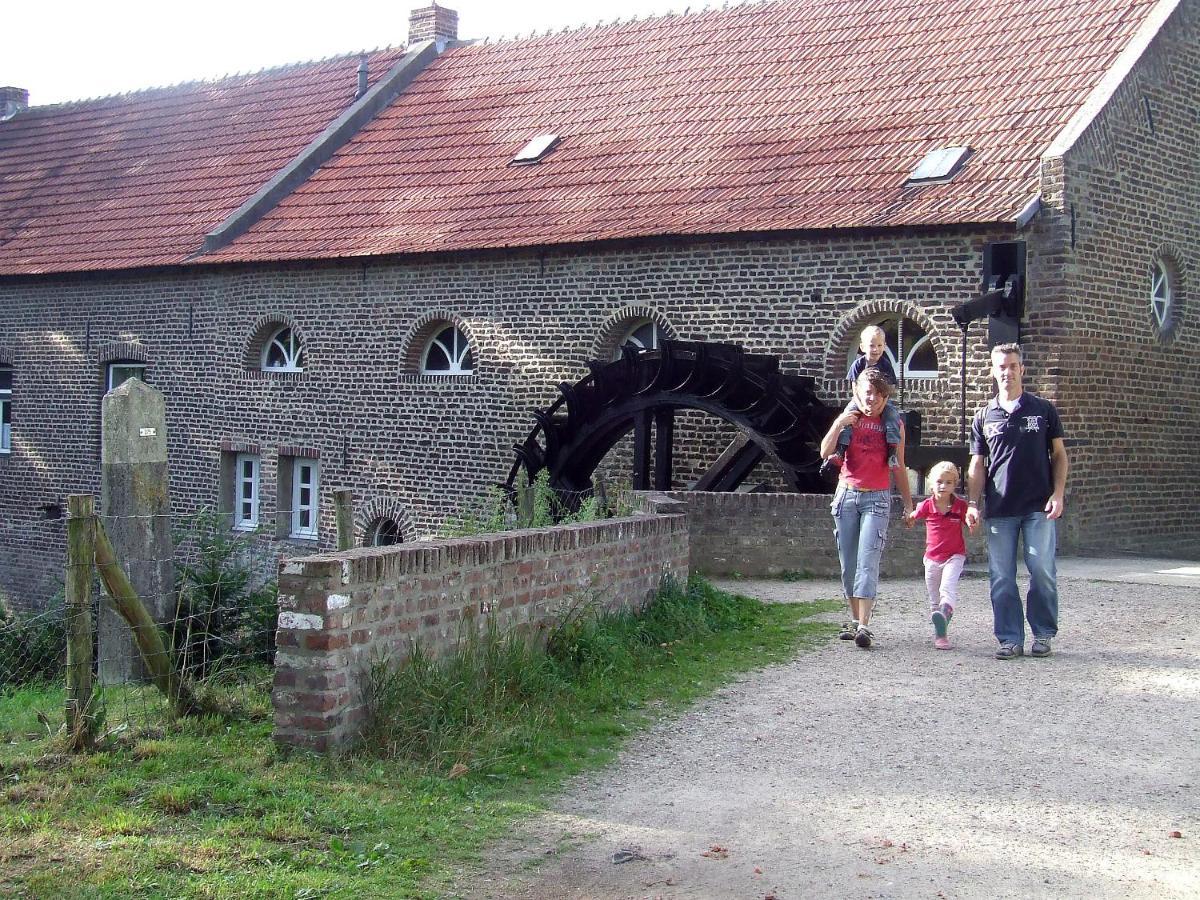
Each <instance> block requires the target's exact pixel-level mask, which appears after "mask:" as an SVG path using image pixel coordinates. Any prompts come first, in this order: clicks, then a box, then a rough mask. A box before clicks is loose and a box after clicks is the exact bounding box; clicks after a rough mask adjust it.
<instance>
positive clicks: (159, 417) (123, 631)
mask: <svg viewBox="0 0 1200 900" xmlns="http://www.w3.org/2000/svg"><path fill="white" fill-rule="evenodd" d="M100 423H101V424H100V430H101V439H100V464H101V489H100V515H101V517H102V521H103V523H104V528H105V530H106V531H107V532H108V536H109V538H110V539H111V541H112V545H113V549H114V550H115V551H116V555H117V558H118V561H119V563H120V564H121V566H122V567H123V568H124V569H125V572H126V573H127V574H128V576H129V580H130V582H131V583H132V584H133V587H134V589H135V590H136V591H137V594H138V596H139V597H140V598H141V600H142V603H143V604H144V605H145V607H146V609H147V611H148V612H149V613H150V615H151V616H152V617H153V619H154V621H156V622H159V623H162V622H166V621H168V620H169V619H170V618H171V617H172V615H173V614H174V608H175V599H174V595H175V566H174V562H173V555H174V554H173V550H174V548H173V545H172V542H171V518H170V499H169V496H168V492H167V428H166V404H165V403H164V401H163V395H162V394H161V393H159V392H158V391H156V390H155V389H154V388H152V387H150V386H149V385H147V384H146V383H145V382H143V381H142V380H141V379H138V378H131V379H129V380H128V381H126V382H125V383H124V384H122V385H121V386H120V387H118V388H116V389H115V390H112V391H109V392H108V393H107V394H105V396H104V400H103V405H102V408H101V416H100ZM98 634H99V638H98V640H99V649H100V653H99V659H98V661H97V662H98V669H99V675H100V680H101V681H102V682H108V683H113V682H119V681H128V680H130V679H135V678H142V677H145V675H146V672H145V669H144V666H143V665H142V663H141V658H140V656H139V653H138V649H137V645H136V643H135V642H134V639H133V635H132V633H131V631H130V628H129V625H128V624H127V623H126V622H125V620H124V619H122V618H121V616H120V615H118V614H117V613H116V612H115V611H114V610H113V609H112V607H111V604H108V603H102V604H101V605H100V617H99V629H98Z"/></svg>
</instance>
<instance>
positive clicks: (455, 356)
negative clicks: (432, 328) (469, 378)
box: [420, 324, 475, 375]
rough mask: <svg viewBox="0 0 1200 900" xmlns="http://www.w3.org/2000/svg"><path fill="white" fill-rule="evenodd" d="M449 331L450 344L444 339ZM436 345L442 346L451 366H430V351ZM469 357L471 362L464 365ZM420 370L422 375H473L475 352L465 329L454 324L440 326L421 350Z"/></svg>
mask: <svg viewBox="0 0 1200 900" xmlns="http://www.w3.org/2000/svg"><path fill="white" fill-rule="evenodd" d="M447 332H449V333H450V335H451V337H450V344H449V345H447V344H446V342H445V341H443V340H442V337H443V336H444V335H445V334H446V333H447ZM434 347H438V348H440V349H441V351H442V352H443V353H444V354H446V359H448V360H449V361H450V368H448V369H431V368H429V351H430V350H432V349H433V348H434ZM468 357H471V364H470V365H468V366H464V365H463V361H464V360H466V359H467V358H468ZM420 371H421V374H422V375H473V374H474V373H475V365H474V354H473V353H472V351H471V342H470V341H469V340H467V336H466V334H465V333H464V332H463V330H462V329H461V328H459V327H458V326H457V325H453V324H449V325H445V326H442V327H440V328H438V330H437V332H436V333H434V335H433V336H432V337H430V339H429V340H428V341H426V342H425V348H424V349H423V350H422V351H421V369H420Z"/></svg>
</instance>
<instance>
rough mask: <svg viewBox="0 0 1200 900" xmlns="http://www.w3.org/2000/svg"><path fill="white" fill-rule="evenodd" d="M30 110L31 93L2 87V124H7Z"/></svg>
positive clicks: (0, 118)
mask: <svg viewBox="0 0 1200 900" xmlns="http://www.w3.org/2000/svg"><path fill="white" fill-rule="evenodd" d="M28 108H29V91H27V90H25V88H19V87H0V122H6V121H8V120H9V119H11V118H12V117H13V116H15V115H16V114H17V113H19V112H20V111H21V110H23V109H28Z"/></svg>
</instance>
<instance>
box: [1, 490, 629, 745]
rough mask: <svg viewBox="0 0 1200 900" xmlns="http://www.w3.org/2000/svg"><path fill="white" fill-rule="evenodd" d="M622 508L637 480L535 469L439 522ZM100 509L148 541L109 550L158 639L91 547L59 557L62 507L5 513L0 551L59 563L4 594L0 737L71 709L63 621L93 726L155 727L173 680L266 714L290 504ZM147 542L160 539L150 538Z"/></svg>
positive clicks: (532, 520)
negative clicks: (9, 518) (260, 508)
mask: <svg viewBox="0 0 1200 900" xmlns="http://www.w3.org/2000/svg"><path fill="white" fill-rule="evenodd" d="M631 508H632V491H631V490H630V489H629V487H628V484H625V483H620V482H618V483H614V484H611V485H604V484H601V485H600V489H599V490H598V491H597V490H588V491H582V492H577V493H573V494H571V495H563V494H562V493H561V492H553V491H550V489H549V488H548V486H547V484H546V483H545V480H544V479H543V480H542V481H540V482H539V481H535V482H534V483H533V484H523V485H521V486H519V487H518V489H517V490H515V491H512V492H510V493H508V494H504V493H502V492H499V491H497V492H491V493H489V494H488V495H487V496H486V497H485V498H483V499H481V500H480V501H478V502H476V503H474V504H468V505H467V506H465V507H464V509H463V511H462V512H461V513H460V514H459V515H457V516H452V517H451V518H450V519H449V521H448V524H447V526H446V527H445V528H444V529H443V530H442V532H441V534H440V535H439V536H442V537H455V536H462V535H465V534H480V533H485V532H489V531H505V530H511V529H514V528H528V527H543V526H547V525H552V524H554V523H555V522H556V521H557V522H562V521H573V522H584V521H592V520H596V519H602V518H607V517H611V516H619V515H627V514H629V512H630V510H631ZM95 521H96V523H97V526H96V527H97V529H98V531H99V532H101V533H104V534H107V533H110V532H111V533H112V534H114V535H116V534H122V535H123V536H124V537H125V538H128V537H129V536H130V534H131V533H132V534H133V535H134V538H135V539H133V540H121V541H117V542H116V543H118V544H120V545H121V546H122V547H125V548H129V547H141V548H144V549H143V550H140V551H138V550H133V551H130V550H128V549H126V552H124V553H123V554H121V555H120V556H119V558H118V559H116V560H115V561H116V563H117V568H120V570H121V571H122V572H123V573H124V574H126V575H128V579H127V580H128V582H129V587H130V588H131V590H132V592H133V593H135V594H136V598H135V599H136V601H137V602H138V603H139V604H140V605H141V606H142V607H144V609H145V611H146V613H147V615H148V618H147V621H148V622H151V621H152V627H153V630H154V631H156V633H157V636H158V643H157V644H155V645H153V646H152V647H150V645H147V644H145V643H144V642H143V641H141V640H140V639H137V640H135V634H137V628H136V627H131V622H132V621H133V619H131V618H130V616H129V610H128V609H126V608H124V606H123V603H122V602H121V601H120V597H119V596H118V595H119V594H120V588H119V586H118V587H117V588H114V587H113V585H111V584H109V583H108V581H107V580H106V579H105V577H103V576H104V570H105V567H104V565H103V563H102V562H101V557H100V553H99V551H98V550H97V551H96V554H95V561H96V562H97V563H99V564H100V565H99V568H96V569H93V567H92V558H91V557H90V556H89V557H88V559H87V560H85V561H84V562H82V563H78V562H77V563H74V564H72V563H70V562H69V561H68V556H69V554H68V550H67V544H68V540H67V538H68V531H69V529H68V528H67V527H66V525H67V520H66V519H57V520H29V521H25V522H18V523H13V522H10V523H7V524H5V525H4V526H2V527H0V555H2V556H3V558H5V559H13V558H28V557H29V554H30V553H31V552H35V550H34V548H37V549H36V553H40V554H42V556H43V557H46V558H48V559H49V561H51V562H52V565H51V568H52V569H56V570H57V572H58V573H59V574H58V575H57V577H56V578H53V579H48V580H47V584H46V587H45V588H44V594H43V596H42V597H40V598H36V599H34V600H33V601H32V602H29V601H28V599H27V600H26V602H25V604H23V606H22V607H21V608H19V609H18V608H14V607H13V605H11V604H5V603H4V602H3V600H4V598H3V596H2V595H0V742H3V743H13V742H20V741H23V740H32V739H35V738H36V739H41V738H46V737H47V736H54V735H55V734H57V733H59V732H61V731H62V730H63V729H64V727H65V726H64V721H67V722H70V721H71V719H72V713H71V704H72V703H73V702H74V700H73V698H72V695H71V688H70V686H69V685H70V681H71V679H70V678H69V677H68V675H69V666H70V662H69V660H70V657H71V654H70V653H68V645H69V643H70V640H71V635H72V634H73V633H75V634H78V633H80V632H81V631H82V632H85V633H86V634H87V635H89V638H88V640H89V641H90V643H91V647H90V651H91V652H90V654H89V656H90V659H91V666H90V669H91V672H90V675H91V679H92V683H93V685H94V687H93V688H92V691H91V693H90V695H89V696H90V700H88V701H87V702H88V704H89V708H88V709H87V710H85V711H82V712H86V714H87V716H88V717H89V721H90V722H91V723H92V726H93V731H94V734H95V736H96V737H97V738H103V737H105V736H107V735H111V734H117V733H121V732H125V731H128V730H130V729H140V728H146V727H149V728H156V727H161V726H162V725H163V724H164V723H165V722H167V721H169V720H170V719H171V718H172V717H174V716H175V715H177V714H179V712H180V709H181V706H180V703H179V700H180V693H181V692H186V694H187V695H188V697H191V698H194V699H195V701H196V703H195V705H194V708H202V709H204V710H210V711H214V712H225V711H233V708H234V707H240V708H242V709H246V708H250V709H252V710H256V711H257V712H258V713H261V714H262V715H263V716H267V715H269V712H270V705H269V704H270V697H269V691H270V683H271V677H272V666H273V663H274V655H275V634H276V626H277V619H278V613H279V609H278V594H277V589H276V580H275V579H276V573H277V571H278V563H279V559H280V558H281V556H289V555H298V550H299V548H297V547H296V546H295V545H294V544H284V543H281V542H280V541H279V540H278V537H279V536H280V535H282V534H285V533H286V532H284V531H282V530H280V529H281V528H282V527H287V526H289V525H290V523H291V512H290V511H289V510H279V511H277V513H276V517H275V518H270V517H267V518H264V519H263V520H262V521H260V522H259V525H258V528H257V529H256V530H254V531H240V530H237V529H234V528H233V527H232V520H231V518H230V516H229V515H228V514H223V513H220V512H216V511H213V510H208V509H202V510H198V511H195V512H192V513H182V514H181V513H172V514H159V515H139V516H108V515H97V516H95ZM164 524H166V525H169V532H170V541H169V546H165V547H164V543H165V542H164V541H163V540H161V534H160V539H159V540H158V541H155V540H153V539H151V538H150V537H149V536H150V535H151V534H152V533H155V532H159V533H161V532H162V526H163V525H164ZM104 541H106V542H107V541H108V538H107V537H105V538H104ZM97 546H99V545H98V544H97ZM156 547H157V548H163V549H159V550H155V549H152V548H156ZM314 549H316V547H314ZM300 552H302V551H300ZM72 565H74V566H75V567H76V568H77V569H79V570H80V571H82V567H86V572H84V573H83V574H82V575H81V576H80V577H82V578H84V579H87V580H89V581H90V590H87V591H85V596H86V597H90V601H88V602H87V605H86V608H84V607H79V606H73V605H72V603H71V602H70V601H69V591H67V590H66V587H68V586H69V585H70V583H71V577H72V572H71V569H72ZM110 574H111V573H110ZM53 582H57V584H56V585H54V584H53ZM118 610H121V612H120V614H118ZM85 616H86V619H87V621H86V623H84V622H83V621H82V618H83V617H85ZM84 624H86V626H87V627H86V628H82V629H81V628H80V627H79V626H81V625H84ZM148 647H150V649H147V648H148ZM154 647H157V648H159V649H153V648H154ZM78 655H79V651H78V649H77V650H76V656H77V657H78ZM164 672H166V673H169V676H170V679H171V681H170V685H168V684H167V682H166V681H165V680H164V679H165V678H166V676H165V675H163V673H164ZM77 674H78V673H77Z"/></svg>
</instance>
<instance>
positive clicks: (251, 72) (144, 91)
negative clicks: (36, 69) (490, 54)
mask: <svg viewBox="0 0 1200 900" xmlns="http://www.w3.org/2000/svg"><path fill="white" fill-rule="evenodd" d="M389 51H395V52H397V53H403V52H404V51H405V48H403V47H397V46H392V45H388V46H384V47H375V48H374V49H371V50H355V51H353V52H350V53H334V54H332V55H330V56H324V57H320V58H317V59H307V60H297V61H294V62H288V63H280V64H278V65H273V66H263V67H262V68H260V69H248V70H246V71H242V72H226V73H224V74H221V75H213V76H209V77H206V78H192V79H190V80H187V81H176V82H173V83H171V84H158V85H149V86H147V87H140V88H134V89H133V90H129V91H118V92H117V93H115V94H100V95H98V96H95V97H80V98H78V99H75V100H63V101H61V102H59V103H43V104H35V105H32V106H30V107H29V108H28V110H26V112H34V111H37V112H42V111H47V112H58V111H60V110H62V111H65V110H68V109H70V108H74V107H80V106H89V105H94V104H98V103H104V102H107V101H110V100H137V99H152V98H151V97H149V95H151V94H162V95H169V94H174V93H182V92H184V91H186V90H188V89H192V88H204V87H220V86H221V85H223V84H225V83H226V82H230V81H237V80H238V79H246V78H254V77H256V76H259V75H281V74H284V73H286V72H288V71H297V72H298V71H300V70H302V69H310V68H314V67H316V66H323V65H326V64H328V63H333V62H338V61H340V60H346V61H350V60H354V61H357V60H358V59H359V58H360V57H362V56H375V55H378V54H380V53H387V52H389Z"/></svg>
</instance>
